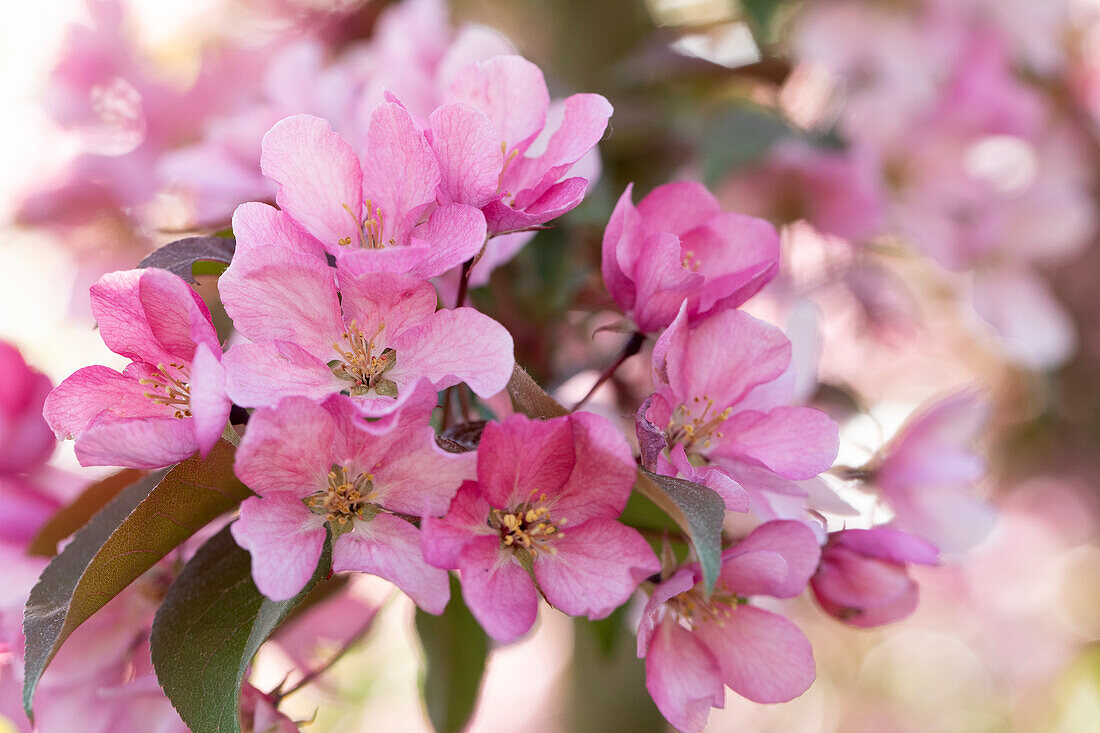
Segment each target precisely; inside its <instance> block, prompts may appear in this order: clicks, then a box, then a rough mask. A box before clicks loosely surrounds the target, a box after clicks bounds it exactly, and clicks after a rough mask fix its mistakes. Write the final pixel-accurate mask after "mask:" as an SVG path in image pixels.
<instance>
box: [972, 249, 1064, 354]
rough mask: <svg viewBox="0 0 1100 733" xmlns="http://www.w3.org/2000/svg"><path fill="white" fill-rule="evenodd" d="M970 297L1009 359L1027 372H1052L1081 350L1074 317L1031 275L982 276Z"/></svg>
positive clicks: (1040, 281) (1003, 273)
mask: <svg viewBox="0 0 1100 733" xmlns="http://www.w3.org/2000/svg"><path fill="white" fill-rule="evenodd" d="M972 298H973V301H974V310H976V311H977V313H978V315H979V316H981V317H982V318H983V319H984V320H985V321H986V322H987V323H988V324H989V325H990V326H992V327H993V329H994V330H995V331H996V332H997V333H998V335H999V336H1000V337H1001V340H1002V341H1001V343H1002V346H1003V347H1004V350H1005V352H1006V353H1007V354H1008V356H1009V357H1010V358H1012V359H1014V360H1015V361H1017V362H1019V363H1020V364H1022V365H1024V366H1026V367H1029V368H1032V369H1051V368H1053V367H1057V366H1059V365H1061V364H1063V363H1065V362H1066V361H1067V360H1068V359H1069V358H1070V357H1071V356H1073V354H1074V352H1075V351H1076V350H1077V344H1078V336H1077V332H1076V328H1075V326H1074V324H1073V319H1072V317H1071V316H1070V314H1069V313H1068V312H1067V311H1066V308H1065V306H1063V305H1062V304H1061V303H1059V302H1058V300H1057V299H1056V298H1055V297H1054V295H1052V294H1051V292H1050V290H1049V289H1048V288H1047V285H1046V284H1045V283H1044V282H1043V281H1042V280H1041V279H1040V278H1039V277H1038V276H1037V275H1035V274H1033V273H1030V272H1027V271H1024V270H1019V271H995V272H983V273H980V274H979V276H978V277H977V278H976V279H975V281H974V292H973V294H972Z"/></svg>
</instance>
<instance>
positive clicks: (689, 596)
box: [667, 585, 748, 626]
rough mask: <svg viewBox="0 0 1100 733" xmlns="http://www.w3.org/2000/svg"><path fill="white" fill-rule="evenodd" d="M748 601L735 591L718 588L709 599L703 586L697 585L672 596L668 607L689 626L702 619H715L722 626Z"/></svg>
mask: <svg viewBox="0 0 1100 733" xmlns="http://www.w3.org/2000/svg"><path fill="white" fill-rule="evenodd" d="M746 603H748V599H747V598H743V597H741V596H738V595H736V594H733V593H724V592H722V591H720V590H719V589H717V588H716V589H715V590H714V593H712V594H711V596H710V598H709V599H707V598H706V597H704V596H703V592H702V589H701V587H700V586H698V585H696V586H695V587H693V588H691V589H690V590H686V591H684V592H683V593H681V594H680V595H678V596H673V597H672V598H670V599H669V600H668V602H667V608H668V610H669V612H670V613H672V615H673V616H674V617H675V618H677V619H679V620H681V621H683V622H685V623H686V624H687V625H688V626H695V625H696V624H697V623H698V622H700V621H713V622H714V623H717V624H718V625H719V626H721V625H723V624H725V622H726V619H728V618H729V617H730V616H732V615H733V613H734V611H735V610H736V609H737V607H738V606H741V605H744V604H746Z"/></svg>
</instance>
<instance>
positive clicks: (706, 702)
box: [645, 621, 726, 731]
mask: <svg viewBox="0 0 1100 733" xmlns="http://www.w3.org/2000/svg"><path fill="white" fill-rule="evenodd" d="M645 687H646V689H647V690H648V691H649V695H650V697H652V698H653V702H655V703H656V704H657V709H658V710H660V711H661V715H663V716H665V719H666V720H667V721H668V722H669V723H672V725H673V726H675V727H676V729H677V730H682V731H701V730H703V728H704V727H705V726H706V724H707V719H708V718H709V717H710V709H711V708H723V707H725V701H726V689H725V687H724V686H723V685H722V677H721V674H720V672H719V670H718V663H717V661H715V659H714V656H713V655H712V654H711V653H710V652H709V651H708V650H707V648H706V647H704V646H703V645H702V644H700V643H699V642H698V641H696V639H695V636H694V635H693V634H692V633H691V632H690V631H688V630H687V629H684V628H683V627H681V626H679V625H678V624H676V623H673V622H671V621H670V622H668V623H664V624H662V625H661V628H660V629H658V631H657V633H656V634H655V635H654V636H653V643H652V644H651V645H650V647H649V653H648V654H647V655H646V660H645Z"/></svg>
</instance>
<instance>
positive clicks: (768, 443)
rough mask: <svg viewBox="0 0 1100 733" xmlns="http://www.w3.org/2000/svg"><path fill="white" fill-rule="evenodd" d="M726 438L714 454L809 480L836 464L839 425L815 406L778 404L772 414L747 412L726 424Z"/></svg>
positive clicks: (789, 476) (715, 449) (785, 476)
mask: <svg viewBox="0 0 1100 733" xmlns="http://www.w3.org/2000/svg"><path fill="white" fill-rule="evenodd" d="M721 429H722V432H723V433H724V435H725V437H724V438H723V439H721V441H720V442H719V443H718V445H717V446H716V447H715V448H714V449H713V451H712V452H713V454H714V455H716V456H720V457H725V458H734V459H736V458H741V459H744V458H749V459H752V460H755V461H758V462H760V463H761V464H762V465H764V466H767V467H768V468H769V469H771V470H772V471H775V472H776V473H778V474H779V475H780V476H783V477H784V478H789V479H793V480H798V479H808V478H812V477H814V476H816V475H817V474H819V473H821V472H822V471H826V470H828V469H829V467H830V466H832V465H833V461H834V460H835V459H836V455H837V450H838V449H839V446H840V428H839V427H838V426H837V424H836V423H835V422H833V420H832V418H830V417H829V416H828V415H826V414H825V413H824V412H821V411H820V410H815V409H813V408H812V407H777V408H775V409H774V410H772V411H771V412H769V413H766V414H765V413H762V412H755V411H751V410H749V411H745V412H740V413H737V414H736V415H734V416H733V417H731V418H730V419H729V420H728V421H727V422H726V423H725V424H724V425H723V426H722V428H721Z"/></svg>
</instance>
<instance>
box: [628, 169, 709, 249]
mask: <svg viewBox="0 0 1100 733" xmlns="http://www.w3.org/2000/svg"><path fill="white" fill-rule="evenodd" d="M721 211H722V206H721V205H720V204H719V203H718V199H716V198H714V194H712V193H711V192H710V191H708V190H707V187H706V186H704V185H703V184H701V183H698V182H696V181H676V182H674V183H666V184H665V185H663V186H658V187H657V188H655V189H653V190H652V191H650V192H649V194H648V195H647V196H646V197H645V198H644V199H642V200H641V201H640V202H638V213H639V214H640V215H641V217H642V219H643V220H644V221H645V226H646V227H647V228H653V229H657V230H658V231H662V232H669V233H670V234H675V235H676V236H678V237H679V236H680V235H682V234H685V233H687V232H688V231H690V230H692V229H694V228H695V227H697V226H699V224H700V223H701V222H705V221H707V220H708V219H710V218H711V217H712V216H715V215H717V214H719V213H721Z"/></svg>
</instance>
